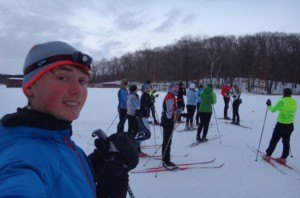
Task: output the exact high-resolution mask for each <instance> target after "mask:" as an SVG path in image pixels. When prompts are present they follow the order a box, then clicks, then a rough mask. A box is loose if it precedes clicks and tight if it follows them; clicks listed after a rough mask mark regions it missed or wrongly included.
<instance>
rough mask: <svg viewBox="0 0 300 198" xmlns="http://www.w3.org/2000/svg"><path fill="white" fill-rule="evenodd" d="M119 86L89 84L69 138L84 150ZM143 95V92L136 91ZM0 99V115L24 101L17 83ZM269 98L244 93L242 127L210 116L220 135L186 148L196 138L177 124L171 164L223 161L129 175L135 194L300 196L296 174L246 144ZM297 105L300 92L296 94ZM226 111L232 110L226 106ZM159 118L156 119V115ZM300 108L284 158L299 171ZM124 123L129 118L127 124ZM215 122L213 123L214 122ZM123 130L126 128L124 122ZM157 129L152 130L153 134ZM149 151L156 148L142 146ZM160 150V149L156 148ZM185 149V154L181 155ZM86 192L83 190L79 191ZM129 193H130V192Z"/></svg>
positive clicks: (106, 117)
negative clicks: (274, 164) (288, 152)
mask: <svg viewBox="0 0 300 198" xmlns="http://www.w3.org/2000/svg"><path fill="white" fill-rule="evenodd" d="M117 91H118V89H96V88H94V89H92V88H91V89H89V96H88V100H87V102H86V105H85V107H84V109H83V111H82V113H81V115H80V118H79V119H78V120H76V121H75V122H74V123H73V129H74V135H73V139H74V140H75V142H76V143H77V144H78V145H79V146H81V147H82V148H83V149H84V150H85V151H86V153H87V154H88V153H90V152H91V151H92V150H93V148H94V146H93V138H92V137H91V132H92V131H93V130H95V129H97V128H102V129H103V130H104V131H107V130H108V128H109V126H110V125H111V124H112V122H113V120H114V119H115V118H116V116H117V108H116V106H117ZM215 91H216V93H217V96H218V98H217V99H218V102H217V104H216V105H215V111H216V117H218V118H220V117H222V112H223V107H224V103H223V100H222V97H221V95H220V91H219V90H215ZM139 94H141V93H139ZM0 95H1V103H0V116H1V117H2V116H3V115H5V114H7V113H12V112H14V111H15V110H16V107H22V106H24V105H25V104H26V98H25V97H24V96H23V94H22V90H21V89H18V88H9V89H8V88H5V87H0ZM164 96H165V93H164V92H160V93H159V98H158V99H157V102H156V108H157V112H158V114H159V115H160V113H161V108H162V100H163V97H164ZM268 98H271V100H272V103H273V104H275V103H276V101H277V100H278V99H279V98H280V96H266V95H253V94H242V99H243V103H242V104H241V106H240V117H241V124H242V125H245V126H248V127H251V129H248V128H242V127H237V126H234V125H231V124H229V123H226V122H225V121H224V120H221V119H217V120H216V119H215V118H214V115H213V117H212V120H211V123H212V125H211V126H210V128H209V131H208V138H209V137H214V136H216V135H217V134H218V132H217V126H218V127H219V132H220V134H221V141H222V143H220V141H219V139H216V140H213V141H210V142H207V143H205V144H201V145H198V146H196V147H193V148H190V147H188V145H189V144H190V143H192V142H194V141H195V138H196V132H195V131H192V132H177V130H181V129H183V127H184V125H180V126H179V127H178V128H177V130H176V131H175V132H174V136H173V143H172V150H171V155H174V156H176V157H172V161H173V162H175V163H186V162H197V161H207V160H210V159H212V158H214V157H216V160H215V162H214V163H213V164H211V165H218V164H221V163H223V162H224V163H225V165H224V166H223V167H222V168H219V169H191V170H185V171H173V172H161V173H158V174H157V177H155V174H153V173H146V174H132V173H131V174H130V186H131V189H132V191H133V193H134V194H135V196H136V197H138V198H140V197H142V198H146V197H155V198H160V197H161V198H167V197H186V198H196V197H206V198H218V197H220V198H221V197H222V198H238V197H243V198H254V197H255V198H260V197H261V198H266V197H270V198H282V197H288V198H298V197H299V196H300V173H297V172H295V171H292V170H289V169H287V168H285V167H283V166H280V165H277V166H278V167H279V168H280V169H282V170H283V171H284V172H285V173H286V174H285V175H283V174H282V173H280V172H279V171H277V170H276V169H275V168H273V167H271V166H270V165H269V164H267V163H266V162H264V161H262V160H261V158H258V161H257V162H256V161H255V158H256V154H255V153H254V152H252V151H251V150H250V149H249V148H248V147H247V145H249V146H254V147H256V148H257V147H258V143H259V138H260V134H261V131H262V126H263V120H264V116H265V112H266V105H265V102H266V100H267V99H268ZM295 98H296V99H297V101H298V106H299V105H300V97H299V96H295ZM229 112H230V115H231V113H232V110H231V108H230V109H229ZM276 118H277V113H274V114H272V113H270V112H268V114H267V119H266V124H265V129H264V134H263V139H262V144H261V150H263V151H265V149H266V147H267V146H268V143H269V140H270V138H271V135H272V132H273V128H274V126H275V123H276ZM159 119H160V118H159ZM117 122H118V118H117V119H116V120H115V122H114V123H113V125H112V127H111V129H110V130H109V131H108V134H111V133H113V132H115V131H116V126H117ZM299 123H300V113H299V109H298V113H297V117H296V120H295V130H294V132H293V134H292V137H291V150H292V154H293V158H291V157H289V158H288V164H289V165H291V166H292V167H294V168H295V169H296V170H298V171H300V142H299V139H300V133H299V132H300V126H299ZM126 124H127V123H126ZM216 124H217V125H216ZM125 129H127V127H125ZM161 130H162V129H160V128H159V127H157V126H156V127H155V128H154V127H152V138H151V139H150V140H148V141H146V142H145V143H144V145H153V144H155V140H154V138H155V137H156V143H157V144H158V145H159V144H161V142H162V134H161ZM154 134H155V135H154ZM143 151H144V152H146V153H148V154H152V153H153V152H154V149H153V148H152V149H151V148H148V149H144V150H143ZM281 151H282V143H281V142H279V143H278V145H277V148H276V150H275V152H274V154H273V156H274V157H279V156H280V154H281ZM158 153H160V151H159V152H158ZM185 154H189V155H188V156H187V157H180V156H182V155H185ZM146 161H147V159H146V158H143V159H140V163H139V165H138V167H137V168H136V170H138V169H143V168H144V167H143V165H144V164H145V163H146ZM159 164H160V161H159V160H155V159H153V160H150V161H149V163H148V164H147V165H146V167H154V166H158V165H159ZM83 197H84V195H83ZM128 197H129V196H128Z"/></svg>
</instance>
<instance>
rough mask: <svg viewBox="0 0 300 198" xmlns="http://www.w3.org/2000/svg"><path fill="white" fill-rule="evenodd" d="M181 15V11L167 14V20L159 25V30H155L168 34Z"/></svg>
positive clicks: (172, 11) (175, 10) (174, 10)
mask: <svg viewBox="0 0 300 198" xmlns="http://www.w3.org/2000/svg"><path fill="white" fill-rule="evenodd" d="M180 15H181V11H180V10H179V9H172V10H170V11H169V12H167V13H166V14H165V16H166V19H165V20H164V21H163V22H162V23H161V25H159V26H158V27H157V28H155V29H154V31H155V32H167V31H169V30H170V29H171V28H172V27H173V26H174V25H176V22H177V21H178V18H179V17H180Z"/></svg>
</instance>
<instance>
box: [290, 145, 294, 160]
mask: <svg viewBox="0 0 300 198" xmlns="http://www.w3.org/2000/svg"><path fill="white" fill-rule="evenodd" d="M290 153H291V158H293V157H294V156H293V154H292V148H291V146H290Z"/></svg>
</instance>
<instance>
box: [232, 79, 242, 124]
mask: <svg viewBox="0 0 300 198" xmlns="http://www.w3.org/2000/svg"><path fill="white" fill-rule="evenodd" d="M230 95H231V96H232V98H233V103H232V122H231V124H235V125H240V114H239V107H240V104H241V102H242V99H241V98H240V97H241V90H240V88H239V87H238V86H237V85H234V86H233V89H232V90H231V93H230Z"/></svg>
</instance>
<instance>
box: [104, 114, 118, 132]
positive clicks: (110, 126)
mask: <svg viewBox="0 0 300 198" xmlns="http://www.w3.org/2000/svg"><path fill="white" fill-rule="evenodd" d="M117 117H118V114H117V115H116V117H115V119H114V120H113V121H112V123H111V124H110V126H109V127H108V129H107V130H106V133H107V132H108V131H109V130H110V128H111V126H112V125H113V124H114V122H115V121H116V119H117Z"/></svg>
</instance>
